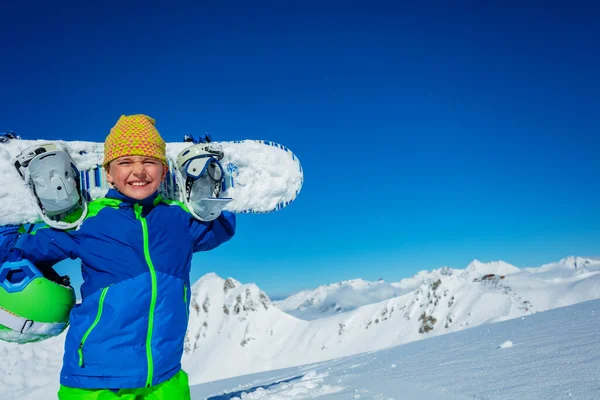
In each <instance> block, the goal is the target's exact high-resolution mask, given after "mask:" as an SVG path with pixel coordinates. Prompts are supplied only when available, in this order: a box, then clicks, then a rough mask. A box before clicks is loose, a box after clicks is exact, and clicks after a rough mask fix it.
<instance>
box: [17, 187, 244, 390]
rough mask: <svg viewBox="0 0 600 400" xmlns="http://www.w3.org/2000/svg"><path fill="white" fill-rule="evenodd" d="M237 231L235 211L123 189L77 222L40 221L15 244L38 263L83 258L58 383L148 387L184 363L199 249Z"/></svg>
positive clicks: (111, 193) (97, 203)
mask: <svg viewBox="0 0 600 400" xmlns="http://www.w3.org/2000/svg"><path fill="white" fill-rule="evenodd" d="M234 232H235V214H232V213H229V212H223V213H222V215H221V216H220V217H219V218H218V219H216V220H215V221H212V222H201V221H198V220H196V219H194V218H193V217H192V215H191V214H190V213H189V212H188V211H187V210H186V209H185V207H184V206H183V205H181V204H180V203H174V202H170V203H169V202H166V201H163V200H162V199H161V198H160V196H156V195H154V196H152V197H150V198H147V199H145V200H143V201H139V200H133V199H130V198H128V197H126V196H124V195H122V194H120V193H119V192H117V191H116V190H110V191H109V193H108V195H107V196H106V198H103V199H98V200H95V201H93V202H92V203H90V204H89V211H88V217H87V218H86V219H85V221H84V222H83V224H81V226H80V227H79V229H77V230H71V231H66V232H65V231H58V230H55V229H49V228H44V229H38V230H37V231H35V232H34V233H33V234H26V235H23V236H22V237H21V238H20V239H19V240H18V242H17V244H16V247H17V248H20V249H21V250H22V251H23V257H24V258H27V259H29V260H30V261H32V262H33V263H34V264H36V265H39V266H40V267H45V266H50V265H53V264H54V263H56V262H58V261H60V260H63V259H65V258H67V257H69V258H80V259H81V267H82V274H83V281H84V283H83V284H82V286H81V297H82V302H81V303H80V304H77V305H76V306H75V307H74V308H73V309H72V311H71V315H70V328H69V330H68V332H67V338H66V341H65V354H64V360H63V368H62V372H61V378H60V382H61V384H62V385H64V386H69V387H74V388H89V389H96V388H106V389H120V388H142V387H147V386H154V385H157V384H159V383H162V382H164V381H166V380H168V379H169V378H171V377H172V376H174V375H175V374H176V373H177V372H178V371H179V370H180V369H181V357H182V354H183V341H184V337H185V333H186V329H187V324H188V317H189V301H190V295H191V293H190V281H189V279H190V265H191V260H192V254H193V253H195V252H198V251H205V250H210V249H213V248H215V247H217V246H219V245H220V244H221V243H223V242H225V241H227V240H229V239H230V238H231V237H232V236H233V234H234Z"/></svg>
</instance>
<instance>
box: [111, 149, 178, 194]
mask: <svg viewBox="0 0 600 400" xmlns="http://www.w3.org/2000/svg"><path fill="white" fill-rule="evenodd" d="M168 170H169V167H167V166H166V165H164V164H163V163H162V162H161V161H160V160H158V159H157V158H154V157H145V156H125V157H119V158H117V159H116V160H113V161H111V162H110V164H109V165H108V168H107V170H106V178H107V180H108V181H109V182H110V183H112V184H113V185H114V186H115V188H117V190H118V191H119V192H121V193H123V194H124V195H125V196H127V197H130V198H132V199H136V200H144V199H145V198H147V197H149V196H151V195H152V194H154V192H156V191H157V190H158V187H159V186H160V183H161V182H162V180H163V179H164V178H165V175H166V174H167V171H168Z"/></svg>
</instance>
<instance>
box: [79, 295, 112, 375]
mask: <svg viewBox="0 0 600 400" xmlns="http://www.w3.org/2000/svg"><path fill="white" fill-rule="evenodd" d="M107 292H108V287H105V288H104V289H102V293H100V300H99V303H98V312H97V313H96V319H95V320H94V322H93V323H92V325H91V326H90V327H89V328H88V330H87V331H85V334H84V335H83V338H82V339H81V342H79V350H77V353H78V354H79V366H80V367H81V368H83V346H84V345H85V342H86V340H87V338H88V336H90V333H92V331H93V330H94V329H95V328H96V325H98V322H100V318H102V310H103V308H104V298H105V297H106V293H107Z"/></svg>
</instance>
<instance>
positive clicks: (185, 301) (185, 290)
mask: <svg viewBox="0 0 600 400" xmlns="http://www.w3.org/2000/svg"><path fill="white" fill-rule="evenodd" d="M187 293H188V287H187V283H185V282H183V304H184V305H185V317H186V318H187V319H188V320H189V319H190V308H189V307H188V301H187Z"/></svg>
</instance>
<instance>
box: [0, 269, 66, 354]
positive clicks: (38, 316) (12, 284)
mask: <svg viewBox="0 0 600 400" xmlns="http://www.w3.org/2000/svg"><path fill="white" fill-rule="evenodd" d="M74 304H75V292H74V290H73V288H72V287H71V286H68V285H66V286H65V285H62V284H59V283H57V282H54V281H52V280H50V279H48V278H46V277H45V276H44V274H42V273H41V272H40V270H39V269H37V268H36V267H35V266H34V265H33V264H32V263H31V262H30V261H29V260H19V261H13V262H5V263H4V264H2V266H0V340H4V341H7V342H17V343H29V342H38V341H40V340H45V339H48V338H51V337H54V336H57V335H59V334H60V333H62V332H63V331H64V330H65V329H66V327H67V326H68V325H69V312H70V311H71V308H72V307H73V305H74Z"/></svg>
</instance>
